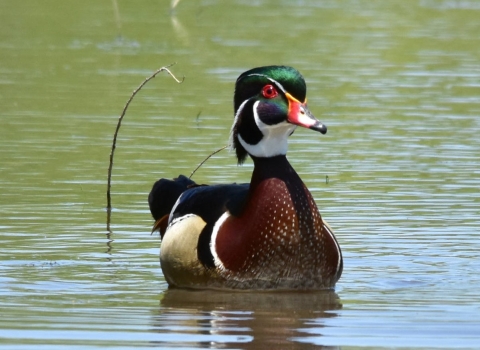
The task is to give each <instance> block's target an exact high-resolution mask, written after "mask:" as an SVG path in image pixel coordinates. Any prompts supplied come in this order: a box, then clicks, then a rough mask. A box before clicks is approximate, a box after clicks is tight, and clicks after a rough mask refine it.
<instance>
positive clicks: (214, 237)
mask: <svg viewBox="0 0 480 350" xmlns="http://www.w3.org/2000/svg"><path fill="white" fill-rule="evenodd" d="M229 216H230V213H229V212H228V211H226V212H225V213H223V215H222V216H220V218H219V219H218V220H217V222H216V223H215V226H213V230H212V238H211V240H210V251H211V252H212V255H213V261H214V263H215V266H216V267H217V268H219V269H220V270H226V269H225V266H223V263H222V261H221V260H220V257H219V256H218V254H217V247H216V241H217V234H218V231H219V230H220V227H221V226H222V224H223V223H224V222H225V220H227V218H228V217H229Z"/></svg>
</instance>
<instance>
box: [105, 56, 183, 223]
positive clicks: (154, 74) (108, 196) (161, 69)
mask: <svg viewBox="0 0 480 350" xmlns="http://www.w3.org/2000/svg"><path fill="white" fill-rule="evenodd" d="M173 65H174V63H172V64H170V65H168V66H165V67H162V68H159V69H157V70H156V71H155V73H153V74H152V75H150V76H149V77H148V78H146V79H145V80H144V81H143V82H142V83H141V84H140V85H139V86H138V88H136V89H135V90H133V92H132V95H131V96H130V98H129V99H128V101H127V103H126V104H125V107H124V108H123V111H122V114H121V115H120V117H119V118H118V123H117V128H116V129H115V133H114V134H113V141H112V150H111V152H110V165H109V166H108V180H107V228H108V229H109V226H110V215H111V211H112V197H111V195H110V189H111V184H112V168H113V156H114V154H115V148H116V144H117V135H118V131H119V130H120V125H121V124H122V120H123V117H124V116H125V113H126V112H127V109H128V106H129V105H130V102H132V100H133V98H134V97H135V95H136V94H137V93H138V92H139V91H140V90H141V89H142V87H143V86H144V85H145V84H146V83H148V82H149V81H150V80H152V79H153V78H155V77H156V76H157V74H159V73H161V72H163V71H166V72H167V73H168V74H169V75H170V76H171V77H172V78H173V79H174V80H175V81H176V82H177V83H179V84H180V83H183V81H184V80H185V77H183V78H182V80H178V79H177V78H176V77H175V75H173V73H172V72H170V70H169V69H168V68H170V67H171V66H173Z"/></svg>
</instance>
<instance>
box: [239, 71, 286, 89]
mask: <svg viewBox="0 0 480 350" xmlns="http://www.w3.org/2000/svg"><path fill="white" fill-rule="evenodd" d="M252 75H256V76H258V77H264V78H267V79H268V80H270V81H271V82H272V83H274V84H275V85H276V86H277V87H278V88H279V89H280V90H282V92H283V93H284V94H285V93H287V91H286V90H285V89H284V88H283V86H282V84H280V83H279V82H278V81H276V80H274V79H272V78H269V77H268V76H266V75H264V74H258V73H253V74H249V75H247V77H250V76H252Z"/></svg>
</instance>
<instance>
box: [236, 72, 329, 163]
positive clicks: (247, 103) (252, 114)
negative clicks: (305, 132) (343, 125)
mask: <svg viewBox="0 0 480 350" xmlns="http://www.w3.org/2000/svg"><path fill="white" fill-rule="evenodd" d="M306 94H307V86H306V84H305V80H304V79H303V77H302V75H301V74H300V73H299V72H298V71H297V70H296V69H294V68H292V67H286V66H266V67H258V68H254V69H251V70H249V71H247V72H245V73H243V74H241V75H240V76H239V77H238V79H237V82H236V83H235V95H234V108H235V120H234V123H233V127H232V133H231V146H232V148H233V149H235V152H236V155H237V159H238V163H239V164H241V163H243V162H244V161H245V159H246V157H247V155H248V154H250V155H252V156H254V157H259V158H268V157H274V156H277V155H285V154H286V153H287V148H288V142H287V139H288V137H289V136H290V135H291V134H292V133H293V132H294V130H295V128H296V127H297V126H301V127H304V128H308V129H312V130H315V131H318V132H321V133H322V134H325V133H326V132H327V127H326V126H325V125H324V124H322V123H321V122H320V121H319V120H318V119H316V118H315V117H314V116H313V115H312V113H311V112H310V111H309V109H308V108H307V98H306Z"/></svg>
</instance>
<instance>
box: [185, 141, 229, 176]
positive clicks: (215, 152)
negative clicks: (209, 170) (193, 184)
mask: <svg viewBox="0 0 480 350" xmlns="http://www.w3.org/2000/svg"><path fill="white" fill-rule="evenodd" d="M227 147H228V145H227V146H223V147H222V148H219V149H217V150H216V151H214V152H212V153H210V155H209V156H208V157H207V158H205V159H204V160H203V161H202V162H201V163H200V164H198V166H197V167H196V168H195V169H194V170H193V171H192V173H191V174H190V176H189V177H188V178H189V179H191V178H192V176H193V174H195V172H196V171H197V170H198V169H199V168H200V167H201V166H202V165H203V164H204V163H205V162H206V161H207V160H209V159H210V157H211V156H213V155H215V154H217V153H218V152H220V151H223V150H224V149H225V148H227Z"/></svg>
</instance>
